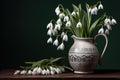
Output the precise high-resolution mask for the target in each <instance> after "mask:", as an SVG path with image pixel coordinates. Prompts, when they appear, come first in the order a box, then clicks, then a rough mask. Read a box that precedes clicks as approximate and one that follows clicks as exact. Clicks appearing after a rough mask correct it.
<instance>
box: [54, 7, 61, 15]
mask: <svg viewBox="0 0 120 80" xmlns="http://www.w3.org/2000/svg"><path fill="white" fill-rule="evenodd" d="M55 13H56V15H59V14H60V8H59V6H58V7H57V8H56V9H55Z"/></svg>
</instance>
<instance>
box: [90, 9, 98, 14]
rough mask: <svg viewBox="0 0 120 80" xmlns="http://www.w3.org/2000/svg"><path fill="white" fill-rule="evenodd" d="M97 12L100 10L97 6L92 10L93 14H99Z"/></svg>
mask: <svg viewBox="0 0 120 80" xmlns="http://www.w3.org/2000/svg"><path fill="white" fill-rule="evenodd" d="M97 12H98V9H97V7H94V8H93V9H92V10H91V14H93V15H97Z"/></svg>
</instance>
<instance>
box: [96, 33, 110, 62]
mask: <svg viewBox="0 0 120 80" xmlns="http://www.w3.org/2000/svg"><path fill="white" fill-rule="evenodd" d="M98 36H103V37H104V38H105V41H106V43H105V47H104V49H103V51H102V54H101V56H100V59H99V63H101V59H102V58H103V55H104V53H105V51H106V48H107V45H108V38H107V36H106V35H105V34H97V35H96V36H95V37H94V39H96V38H97V37H98Z"/></svg>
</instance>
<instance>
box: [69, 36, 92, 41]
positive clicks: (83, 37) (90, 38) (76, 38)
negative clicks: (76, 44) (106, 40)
mask: <svg viewBox="0 0 120 80" xmlns="http://www.w3.org/2000/svg"><path fill="white" fill-rule="evenodd" d="M71 37H72V38H76V39H83V40H84V39H88V40H90V39H94V38H92V37H77V36H75V35H72V36H71Z"/></svg>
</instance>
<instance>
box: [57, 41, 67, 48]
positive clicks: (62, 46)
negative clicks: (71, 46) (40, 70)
mask: <svg viewBox="0 0 120 80" xmlns="http://www.w3.org/2000/svg"><path fill="white" fill-rule="evenodd" d="M64 48H65V46H64V44H63V42H62V43H61V44H60V45H59V46H58V47H57V50H64Z"/></svg>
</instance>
